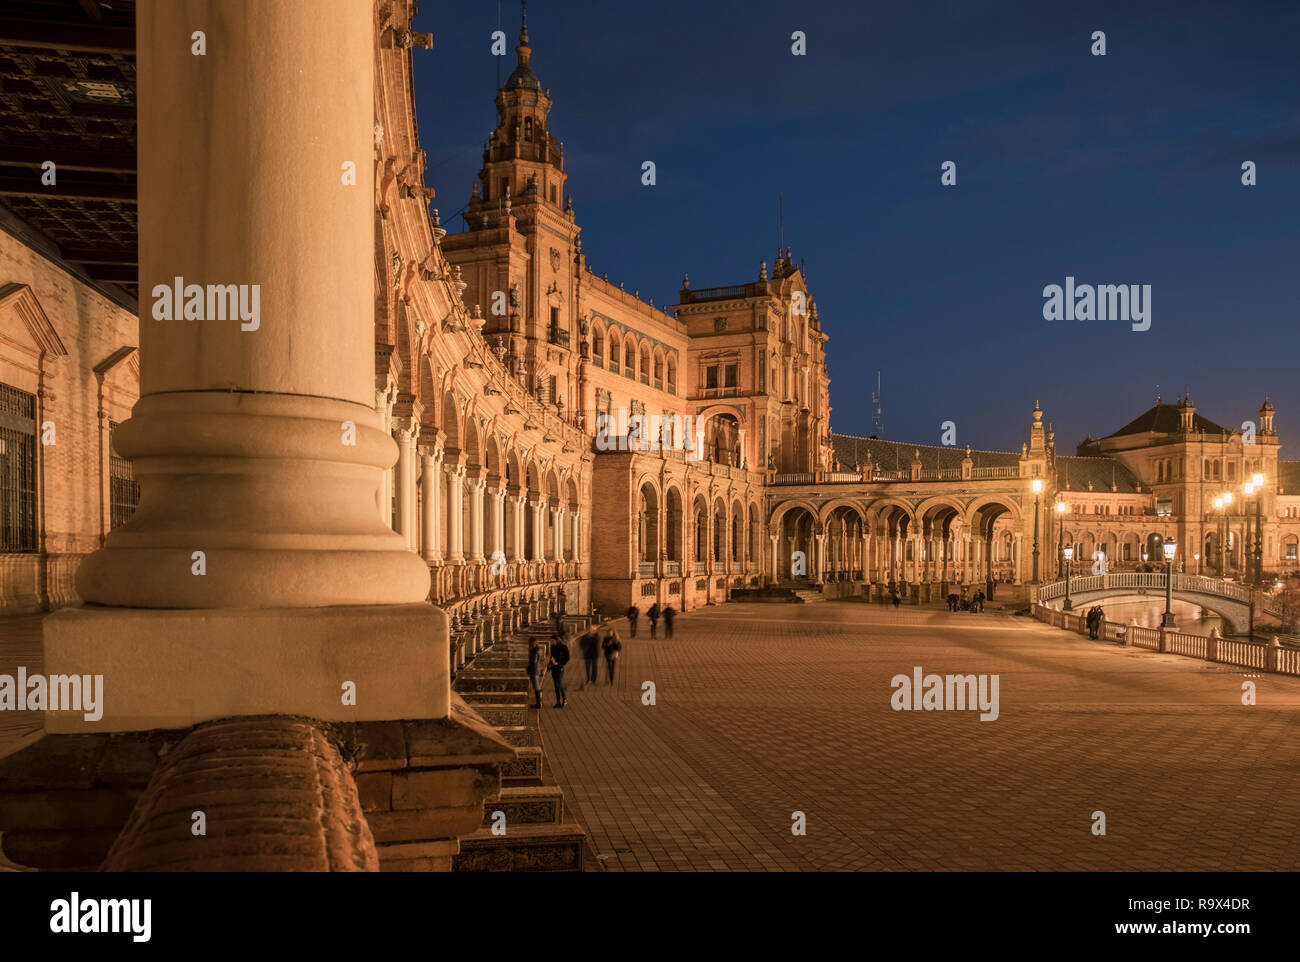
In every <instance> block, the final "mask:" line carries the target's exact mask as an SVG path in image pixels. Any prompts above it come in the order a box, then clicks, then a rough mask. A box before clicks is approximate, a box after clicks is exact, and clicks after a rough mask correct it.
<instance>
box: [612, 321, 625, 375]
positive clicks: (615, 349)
mask: <svg viewBox="0 0 1300 962" xmlns="http://www.w3.org/2000/svg"><path fill="white" fill-rule="evenodd" d="M608 334H609V347H608V350H609V358H608V361H609V369H610V370H611V371H614V372H615V373H617V372H618V368H619V365H620V364H621V363H622V361H623V335H622V334H621V332H620V331H619V329H618V326H617V325H614V324H611V325H610V326H609V331H608Z"/></svg>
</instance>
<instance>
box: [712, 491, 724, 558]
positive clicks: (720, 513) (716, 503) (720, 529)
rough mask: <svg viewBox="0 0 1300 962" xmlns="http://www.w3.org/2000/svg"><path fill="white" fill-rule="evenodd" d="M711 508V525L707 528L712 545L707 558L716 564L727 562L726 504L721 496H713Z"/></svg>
mask: <svg viewBox="0 0 1300 962" xmlns="http://www.w3.org/2000/svg"><path fill="white" fill-rule="evenodd" d="M712 507H713V519H712V520H713V523H712V524H711V525H710V526H709V527H710V530H709V543H710V545H712V550H711V551H710V552H709V557H710V558H712V559H713V561H714V563H715V564H717V563H721V562H725V561H726V560H727V551H726V539H727V502H726V501H725V500H723V498H722V495H720V494H715V495H714V496H713V505H712Z"/></svg>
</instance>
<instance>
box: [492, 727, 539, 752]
mask: <svg viewBox="0 0 1300 962" xmlns="http://www.w3.org/2000/svg"><path fill="white" fill-rule="evenodd" d="M495 727H496V730H497V734H498V735H500V736H501V737H502V739H504V740H505V743H506V744H507V745H509V746H511V747H512V748H524V747H526V746H529V745H540V744H541V737H540V733H539V732H538V731H537V729H536V728H532V727H530V726H528V725H497V726H495Z"/></svg>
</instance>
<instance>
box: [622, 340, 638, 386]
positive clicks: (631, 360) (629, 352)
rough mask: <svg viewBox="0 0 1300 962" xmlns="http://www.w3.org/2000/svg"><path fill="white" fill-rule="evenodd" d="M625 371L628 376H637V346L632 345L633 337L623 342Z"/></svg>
mask: <svg viewBox="0 0 1300 962" xmlns="http://www.w3.org/2000/svg"><path fill="white" fill-rule="evenodd" d="M623 367H624V368H625V370H624V371H623V373H624V374H626V375H627V376H628V377H636V348H634V347H633V346H632V338H630V337H629V338H628V339H627V340H626V341H624V342H623Z"/></svg>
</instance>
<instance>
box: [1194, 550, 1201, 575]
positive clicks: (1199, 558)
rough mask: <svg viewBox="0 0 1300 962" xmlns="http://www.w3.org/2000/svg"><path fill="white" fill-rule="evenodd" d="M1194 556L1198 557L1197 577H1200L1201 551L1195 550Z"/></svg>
mask: <svg viewBox="0 0 1300 962" xmlns="http://www.w3.org/2000/svg"><path fill="white" fill-rule="evenodd" d="M1192 557H1193V558H1195V559H1196V577H1198V578H1199V577H1200V576H1201V553H1200V552H1199V551H1197V552H1194V553H1193V554H1192Z"/></svg>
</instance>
